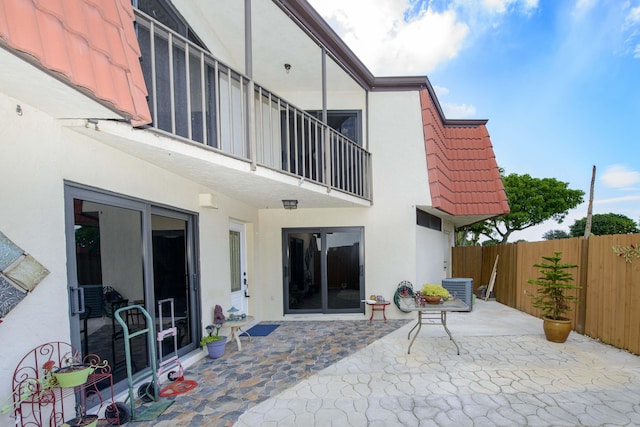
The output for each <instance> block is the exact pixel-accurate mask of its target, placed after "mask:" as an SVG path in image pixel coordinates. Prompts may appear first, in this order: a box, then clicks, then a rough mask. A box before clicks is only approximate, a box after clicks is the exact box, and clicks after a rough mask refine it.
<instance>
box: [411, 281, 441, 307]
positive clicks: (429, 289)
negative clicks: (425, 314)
mask: <svg viewBox="0 0 640 427" xmlns="http://www.w3.org/2000/svg"><path fill="white" fill-rule="evenodd" d="M416 295H417V298H420V303H421V304H424V303H427V304H439V303H440V301H442V300H443V299H446V298H449V291H448V290H446V289H445V288H443V287H442V286H440V285H435V284H433V283H425V284H424V285H422V289H420V291H419V292H416Z"/></svg>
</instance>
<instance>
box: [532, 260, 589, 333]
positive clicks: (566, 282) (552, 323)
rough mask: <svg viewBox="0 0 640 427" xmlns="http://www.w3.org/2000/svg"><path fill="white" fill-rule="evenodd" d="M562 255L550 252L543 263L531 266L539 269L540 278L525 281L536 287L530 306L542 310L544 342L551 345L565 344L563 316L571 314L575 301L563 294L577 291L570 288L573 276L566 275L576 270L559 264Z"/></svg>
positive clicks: (566, 330)
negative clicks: (571, 270) (551, 342)
mask: <svg viewBox="0 0 640 427" xmlns="http://www.w3.org/2000/svg"><path fill="white" fill-rule="evenodd" d="M561 255H562V252H554V253H553V256H543V257H542V259H544V260H545V261H546V262H542V263H540V264H534V265H533V266H534V267H537V268H539V269H540V274H542V276H540V277H538V278H537V279H531V280H528V283H531V284H532V285H537V286H538V291H537V295H530V296H531V298H533V306H534V307H535V308H539V309H540V310H542V315H541V317H542V319H543V320H544V323H543V327H544V334H545V336H546V337H547V340H549V341H553V342H561V343H562V342H565V341H566V340H567V337H568V336H569V333H570V332H571V319H570V318H569V317H567V314H568V313H569V312H571V309H572V307H571V305H570V304H575V303H577V302H578V300H577V298H576V297H575V296H574V295H573V294H567V291H570V290H573V289H580V286H576V285H574V284H573V283H572V282H573V276H572V275H571V273H569V272H567V270H568V269H570V268H576V267H578V265H576V264H561V263H560V260H561Z"/></svg>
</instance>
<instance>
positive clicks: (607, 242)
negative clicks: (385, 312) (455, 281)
mask: <svg viewBox="0 0 640 427" xmlns="http://www.w3.org/2000/svg"><path fill="white" fill-rule="evenodd" d="M632 244H633V245H636V246H637V245H640V234H616V235H609V236H592V237H589V239H587V240H585V239H584V238H582V237H575V238H571V239H559V240H547V241H543V242H522V243H508V244H504V245H496V246H460V247H455V248H453V253H452V275H453V277H470V278H472V279H473V283H474V288H475V289H477V288H478V287H480V286H482V285H488V284H489V280H490V277H491V270H492V269H493V265H494V263H495V260H496V256H498V255H499V256H500V257H499V261H498V268H497V275H496V279H495V283H494V287H493V292H494V295H495V297H496V300H497V301H499V302H501V303H503V304H505V305H508V306H510V307H513V308H516V309H518V310H521V311H524V312H525V313H529V314H531V315H534V316H540V310H538V309H536V308H534V307H533V305H532V299H531V298H530V297H529V296H528V294H533V293H535V292H536V289H537V287H536V286H535V285H531V284H529V283H527V281H528V280H529V279H535V278H537V277H539V276H540V273H539V271H538V270H539V269H538V268H536V267H534V266H533V264H535V263H540V262H541V261H543V260H542V258H541V257H542V256H551V255H553V253H554V252H562V261H561V262H562V263H567V264H578V266H579V267H578V268H574V269H571V270H570V272H571V273H572V274H573V278H574V281H575V283H576V284H578V285H579V286H581V287H582V289H580V290H578V291H575V292H576V296H577V297H578V298H579V300H580V303H579V304H578V305H577V306H576V307H575V309H574V310H573V311H572V316H573V326H574V329H575V330H576V331H577V332H579V333H582V334H585V335H588V336H590V337H592V338H595V339H598V340H601V341H602V342H605V343H607V344H611V345H613V346H615V347H618V348H621V349H625V350H628V351H630V352H632V353H634V354H640V259H638V258H634V259H633V260H632V262H630V263H629V262H626V261H625V260H624V258H622V257H619V256H616V254H614V252H613V249H612V248H613V247H614V246H618V245H619V246H629V245H632ZM475 289H474V290H475Z"/></svg>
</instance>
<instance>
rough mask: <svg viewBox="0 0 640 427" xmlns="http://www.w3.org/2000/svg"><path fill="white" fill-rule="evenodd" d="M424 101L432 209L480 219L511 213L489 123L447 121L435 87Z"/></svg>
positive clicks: (423, 92) (426, 91)
mask: <svg viewBox="0 0 640 427" xmlns="http://www.w3.org/2000/svg"><path fill="white" fill-rule="evenodd" d="M420 104H421V109H422V126H423V130H424V144H425V150H426V153H427V169H428V175H429V189H430V191H431V203H432V207H433V208H436V209H438V210H440V211H443V212H445V213H447V214H449V215H452V216H469V217H475V218H476V219H477V218H479V217H480V218H481V217H484V218H490V217H494V216H498V215H503V214H507V213H509V203H508V201H507V196H506V193H505V191H504V186H503V185H502V178H501V177H500V171H499V168H498V164H497V163H496V158H495V154H494V152H493V147H492V145H491V139H490V138H489V132H488V131H487V128H486V126H485V125H486V122H487V121H486V120H449V119H445V118H444V115H443V113H442V110H441V108H440V105H439V104H438V101H437V98H436V97H435V94H434V93H433V89H432V88H431V86H430V85H429V87H428V88H425V89H422V90H421V91H420Z"/></svg>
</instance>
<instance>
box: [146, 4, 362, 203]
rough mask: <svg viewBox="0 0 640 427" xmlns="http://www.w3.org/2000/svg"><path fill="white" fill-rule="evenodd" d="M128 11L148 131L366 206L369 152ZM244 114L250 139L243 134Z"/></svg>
mask: <svg viewBox="0 0 640 427" xmlns="http://www.w3.org/2000/svg"><path fill="white" fill-rule="evenodd" d="M135 12H136V31H137V35H138V42H139V44H140V49H141V52H142V60H141V64H142V71H143V74H144V77H145V81H146V84H147V90H148V92H149V96H148V102H149V108H150V110H151V115H152V119H153V123H152V125H151V126H152V127H155V128H157V129H161V130H163V131H165V132H168V133H171V134H173V135H177V136H180V137H183V138H187V139H189V140H191V141H196V142H199V143H202V144H203V145H206V146H209V147H211V148H212V149H214V150H217V151H219V152H221V153H223V154H225V155H229V156H233V157H236V158H239V159H243V160H247V161H249V162H251V163H252V164H254V165H260V166H263V167H267V168H270V169H273V170H277V171H279V172H283V173H288V174H292V175H295V176H298V177H300V178H304V179H307V180H309V181H313V182H316V183H319V184H322V185H325V186H327V187H328V188H329V189H337V190H340V191H342V192H345V193H349V194H352V195H355V196H357V197H361V198H364V199H366V200H371V166H370V165H371V155H370V153H369V152H367V151H366V150H364V149H363V148H362V147H360V146H359V145H358V144H357V143H355V142H354V141H352V140H350V139H349V138H347V137H346V136H344V135H342V134H341V133H339V132H337V131H335V130H334V129H332V128H331V127H329V126H328V125H327V124H325V123H323V122H322V121H320V120H318V119H317V118H315V117H313V116H311V115H310V114H308V113H306V112H305V111H304V110H301V109H299V108H297V107H295V106H294V105H292V104H290V103H289V102H287V101H285V100H284V99H282V98H280V97H278V96H277V95H275V94H274V93H272V92H270V91H269V90H268V89H266V88H264V87H261V86H259V85H257V84H254V83H253V82H252V81H251V80H250V79H249V78H248V77H246V76H244V75H243V74H241V73H239V72H237V71H235V70H233V69H231V68H230V67H228V66H226V65H225V64H223V63H222V62H220V61H218V60H217V59H215V58H214V57H213V56H212V55H211V54H210V53H208V52H206V51H205V50H204V49H202V48H200V47H199V46H197V45H196V44H194V43H192V42H190V41H189V40H187V39H185V38H184V37H182V36H180V35H178V34H176V33H175V32H173V31H171V30H170V29H168V28H167V27H165V26H164V25H162V24H160V23H158V22H157V21H154V20H153V19H151V18H150V17H149V16H147V15H145V14H144V13H142V12H140V11H138V10H136V11H135ZM250 93H252V94H253V97H252V96H250ZM250 112H253V113H254V114H253V115H250V114H249V113H250ZM252 116H253V129H254V133H253V135H250V131H249V129H250V128H251V127H250V126H249V117H252ZM250 136H252V137H253V139H254V140H255V145H253V144H252V143H251V138H250Z"/></svg>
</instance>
